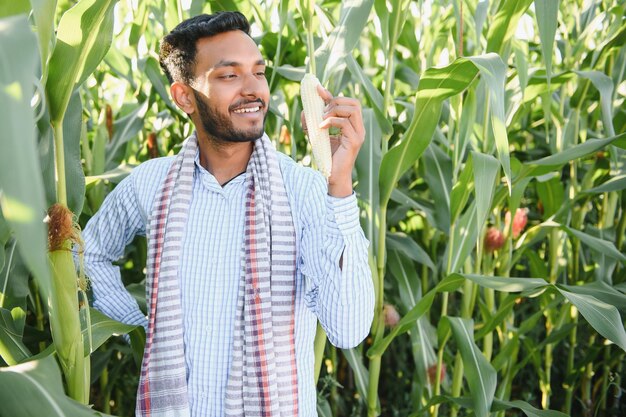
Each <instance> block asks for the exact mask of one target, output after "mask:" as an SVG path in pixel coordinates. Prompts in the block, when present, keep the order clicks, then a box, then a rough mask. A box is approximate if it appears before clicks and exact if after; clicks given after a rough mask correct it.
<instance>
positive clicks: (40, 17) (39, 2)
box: [30, 0, 57, 84]
mask: <svg viewBox="0 0 626 417" xmlns="http://www.w3.org/2000/svg"><path fill="white" fill-rule="evenodd" d="M30 3H31V5H32V9H33V16H34V18H35V23H36V24H37V37H38V38H39V55H40V57H41V68H42V73H43V76H42V80H43V83H44V84H45V81H46V79H47V74H48V58H50V49H51V48H52V47H53V45H52V44H53V43H54V41H55V39H56V38H55V34H54V10H55V9H56V7H57V1H56V0H30Z"/></svg>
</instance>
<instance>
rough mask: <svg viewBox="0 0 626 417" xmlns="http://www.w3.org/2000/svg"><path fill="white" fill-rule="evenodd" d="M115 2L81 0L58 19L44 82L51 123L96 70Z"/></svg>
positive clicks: (106, 45)
mask: <svg viewBox="0 0 626 417" xmlns="http://www.w3.org/2000/svg"><path fill="white" fill-rule="evenodd" d="M115 3H117V0H81V1H80V2H78V3H77V4H76V5H75V6H74V7H72V8H71V9H70V10H68V11H67V12H66V13H65V14H64V15H63V17H62V18H61V21H60V22H59V27H58V29H57V42H56V45H55V47H54V51H53V53H52V57H51V58H50V67H49V74H48V82H47V83H46V96H47V98H48V104H49V106H50V119H51V120H52V121H53V122H56V121H60V120H62V119H63V117H64V114H65V110H66V109H67V105H68V103H69V101H70V97H71V95H72V92H73V91H74V88H75V86H76V85H80V84H81V83H82V82H83V81H84V80H85V79H86V78H87V77H88V76H89V75H90V74H91V73H92V72H93V71H94V70H95V69H96V67H97V66H98V64H99V63H100V61H102V58H104V56H105V54H106V52H107V50H108V49H109V46H110V45H111V38H112V35H113V6H114V5H115Z"/></svg>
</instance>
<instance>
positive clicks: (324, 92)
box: [317, 84, 333, 104]
mask: <svg viewBox="0 0 626 417" xmlns="http://www.w3.org/2000/svg"><path fill="white" fill-rule="evenodd" d="M317 93H318V94H319V95H320V97H321V98H322V100H324V103H326V104H328V102H330V100H332V99H333V95H332V94H330V91H328V90H327V89H325V88H324V87H322V85H321V84H320V85H318V86H317Z"/></svg>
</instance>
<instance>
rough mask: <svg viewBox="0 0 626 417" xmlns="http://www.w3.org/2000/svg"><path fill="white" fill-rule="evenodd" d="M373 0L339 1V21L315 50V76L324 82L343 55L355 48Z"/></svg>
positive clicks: (367, 18)
mask: <svg viewBox="0 0 626 417" xmlns="http://www.w3.org/2000/svg"><path fill="white" fill-rule="evenodd" d="M373 4H374V0H350V1H343V2H341V11H340V13H339V22H338V23H337V25H336V26H335V28H334V29H333V31H332V32H331V33H330V35H329V36H328V38H327V39H326V41H325V42H324V44H322V46H321V47H320V48H318V49H317V51H315V66H316V67H317V77H318V78H319V79H320V81H321V82H322V84H326V83H327V81H328V79H329V77H330V76H331V75H332V73H333V70H336V69H338V68H340V66H339V65H338V64H339V63H342V62H343V60H344V57H345V56H346V55H348V54H351V53H352V51H353V50H354V49H355V47H356V45H357V43H358V41H359V38H360V37H361V32H363V29H364V28H365V25H366V24H367V22H368V20H369V15H370V11H371V10H372V5H373Z"/></svg>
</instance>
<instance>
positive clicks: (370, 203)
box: [355, 109, 382, 248]
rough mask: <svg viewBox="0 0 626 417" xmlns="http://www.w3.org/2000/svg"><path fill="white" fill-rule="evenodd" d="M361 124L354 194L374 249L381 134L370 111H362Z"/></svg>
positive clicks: (364, 227) (377, 209) (364, 228)
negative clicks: (362, 133) (357, 196)
mask: <svg viewBox="0 0 626 417" xmlns="http://www.w3.org/2000/svg"><path fill="white" fill-rule="evenodd" d="M363 124H364V126H365V132H366V133H365V143H364V144H363V146H362V147H361V150H360V152H359V154H358V156H357V159H356V163H355V167H356V172H357V175H358V178H359V182H358V184H357V186H356V192H357V193H358V195H359V200H360V201H361V202H362V203H363V204H364V205H365V207H364V210H365V213H366V217H365V222H364V225H363V230H364V232H365V236H366V237H367V240H369V241H370V242H372V244H373V245H374V248H376V247H378V234H377V233H376V231H377V227H376V216H377V215H378V212H379V202H380V197H379V190H378V178H377V176H376V174H377V173H378V171H379V170H380V159H381V157H380V140H381V137H382V132H381V131H380V128H379V125H378V123H376V120H375V118H374V112H373V110H371V109H363Z"/></svg>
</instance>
